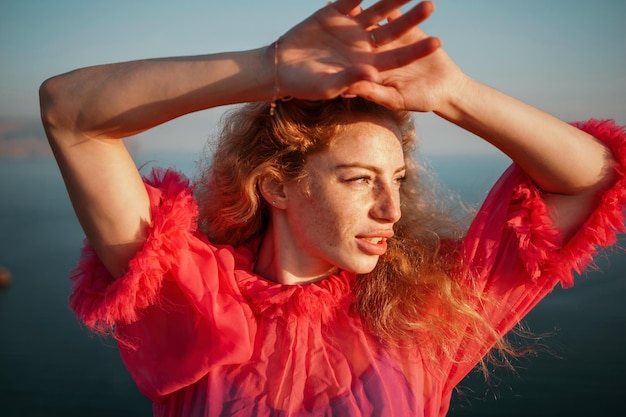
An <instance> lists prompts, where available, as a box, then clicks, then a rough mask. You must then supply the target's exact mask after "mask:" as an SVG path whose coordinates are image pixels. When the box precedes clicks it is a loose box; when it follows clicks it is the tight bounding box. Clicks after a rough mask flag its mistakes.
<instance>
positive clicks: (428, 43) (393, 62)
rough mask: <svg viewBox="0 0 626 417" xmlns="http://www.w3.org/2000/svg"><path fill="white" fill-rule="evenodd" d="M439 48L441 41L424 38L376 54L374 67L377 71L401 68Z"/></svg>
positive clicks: (434, 38)
mask: <svg viewBox="0 0 626 417" xmlns="http://www.w3.org/2000/svg"><path fill="white" fill-rule="evenodd" d="M440 47H441V40H440V39H439V38H436V37H429V38H425V39H423V40H421V41H419V42H416V43H412V44H410V45H407V46H403V47H400V48H394V49H392V50H389V51H381V52H378V53H377V54H376V55H375V57H374V66H375V67H376V68H377V69H378V70H379V71H386V70H390V69H394V68H399V67H403V66H405V65H408V64H410V63H412V62H414V61H417V60H418V59H422V58H424V57H426V56H428V55H430V54H432V53H433V52H435V51H436V50H437V49H439V48H440Z"/></svg>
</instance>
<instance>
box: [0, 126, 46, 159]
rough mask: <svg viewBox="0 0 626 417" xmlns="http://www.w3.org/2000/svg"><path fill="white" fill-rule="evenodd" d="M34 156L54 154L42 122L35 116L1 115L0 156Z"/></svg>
mask: <svg viewBox="0 0 626 417" xmlns="http://www.w3.org/2000/svg"><path fill="white" fill-rule="evenodd" d="M33 156H52V151H51V150H50V146H49V145H48V140H47V139H46V134H45V132H44V130H43V126H42V125H41V122H40V121H39V120H37V119H34V118H33V119H26V118H8V117H0V157H5V158H16V159H24V158H29V157H33Z"/></svg>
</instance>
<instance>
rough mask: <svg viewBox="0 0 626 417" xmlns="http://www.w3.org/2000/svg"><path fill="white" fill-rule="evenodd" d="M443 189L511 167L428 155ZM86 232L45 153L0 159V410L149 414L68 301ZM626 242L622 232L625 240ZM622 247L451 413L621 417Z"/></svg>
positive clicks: (476, 188)
mask: <svg viewBox="0 0 626 417" xmlns="http://www.w3.org/2000/svg"><path fill="white" fill-rule="evenodd" d="M428 159H429V161H430V164H429V165H430V166H431V167H432V168H433V169H434V170H436V171H437V172H438V173H439V179H440V180H441V182H442V184H444V186H445V187H448V188H450V189H452V190H456V191H457V192H458V194H459V195H460V196H461V197H462V198H463V199H464V200H465V201H467V204H468V205H470V206H472V205H476V204H478V203H479V202H480V201H481V200H482V199H483V198H484V197H485V195H486V193H487V191H488V189H489V187H490V186H491V184H493V182H494V181H495V180H496V179H497V178H498V176H499V175H500V173H501V172H502V171H503V169H505V168H506V166H507V165H508V163H509V162H508V160H506V159H505V158H503V157H494V156H491V155H447V156H442V155H439V156H437V155H433V156H430V157H429V158H428ZM136 161H137V164H138V165H144V164H146V163H147V164H148V165H164V166H173V167H175V168H177V169H179V170H181V171H183V172H186V173H188V174H193V172H194V169H195V166H196V165H195V163H194V157H193V155H190V154H176V153H171V152H168V153H163V154H161V155H140V156H139V157H136ZM83 238H84V236H83V233H82V231H81V229H80V226H79V224H78V222H77V221H76V219H75V217H74V214H73V212H72V207H71V205H70V203H69V200H68V197H67V194H66V192H65V189H64V187H63V183H62V180H61V176H60V174H59V171H58V168H57V167H56V165H55V163H54V160H53V159H52V158H51V157H33V158H27V159H8V158H0V267H1V268H5V269H7V270H8V271H9V272H10V273H11V275H12V283H11V284H10V285H9V286H7V287H5V288H0V416H1V417H55V416H64V417H73V416H85V417H99V416H102V417H104V416H109V417H113V416H117V417H125V416H129V417H130V416H133V417H137V416H139V417H140V416H150V415H151V404H150V402H149V401H148V400H147V399H146V398H144V397H143V396H142V395H141V393H140V392H139V391H138V390H137V388H136V386H135V385H134V383H133V381H132V380H131V378H130V377H129V375H128V373H127V372H126V370H125V368H124V366H123V364H122V362H121V360H120V357H119V354H118V351H117V349H116V346H115V343H114V342H113V341H112V340H109V339H104V338H102V337H99V336H94V335H92V334H90V333H89V332H88V331H87V330H86V329H85V328H84V327H83V326H82V325H81V324H80V323H79V322H78V321H77V319H76V318H75V317H74V315H73V314H72V312H71V311H70V310H69V308H68V303H67V298H68V295H69V293H70V283H69V281H68V279H67V276H68V273H69V271H70V270H71V269H72V268H73V267H74V266H75V265H76V262H77V259H78V254H79V249H80V246H81V243H82V240H83ZM625 244H626V239H625V238H624V237H622V238H620V245H621V246H625ZM624 275H626V255H625V254H624V253H622V252H620V251H616V250H613V251H607V252H603V253H602V256H600V257H599V259H598V261H597V268H594V269H593V270H591V271H588V272H585V273H584V274H582V275H581V276H579V277H578V279H577V284H576V285H575V286H574V287H573V288H571V289H567V290H563V289H561V288H560V287H557V288H556V289H555V290H554V291H553V292H552V293H551V294H550V295H549V296H548V297H547V298H546V299H545V300H543V301H542V302H541V303H540V304H539V305H538V306H537V307H536V308H535V309H534V310H533V311H532V312H531V313H530V314H529V316H528V317H527V318H526V320H525V323H526V325H527V327H529V328H530V330H532V331H533V332H534V333H535V334H537V335H542V337H541V338H540V339H539V340H538V341H537V343H536V349H535V350H534V352H533V353H532V354H530V355H527V356H525V357H523V358H521V359H518V360H515V361H514V363H513V364H514V366H515V371H510V370H499V369H495V370H494V372H493V375H492V377H491V379H490V380H489V381H488V382H486V381H485V380H484V379H483V378H482V376H480V375H479V374H478V373H476V374H470V375H469V376H468V377H467V378H466V379H465V380H464V381H463V382H462V383H461V385H460V386H459V390H458V392H457V393H455V396H454V399H453V401H452V406H451V410H450V412H449V414H448V415H449V416H477V417H478V416H483V417H484V416H511V417H514V416H520V417H521V416H524V417H526V416H535V417H539V416H546V417H548V416H550V417H553V416H568V417H594V416H602V417H618V416H625V415H626V411H625V410H626V406H625V405H624V399H625V395H626V394H625V392H626V390H625V388H626V382H624V381H625V380H626V378H625V375H626V301H625V300H626V277H625V276H624Z"/></svg>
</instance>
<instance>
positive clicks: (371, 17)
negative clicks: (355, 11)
mask: <svg viewBox="0 0 626 417" xmlns="http://www.w3.org/2000/svg"><path fill="white" fill-rule="evenodd" d="M409 1H410V0H381V1H379V2H377V3H374V4H373V5H372V6H371V7H368V8H367V9H365V10H363V11H362V12H361V13H360V14H359V15H358V16H357V17H356V19H357V21H358V22H359V24H360V25H361V27H363V28H365V29H367V28H370V27H373V26H376V25H378V24H379V23H380V22H382V21H383V20H385V19H387V17H388V16H389V15H390V14H392V13H393V12H394V11H397V10H398V9H399V8H400V7H401V6H403V5H404V4H406V3H408V2H409Z"/></svg>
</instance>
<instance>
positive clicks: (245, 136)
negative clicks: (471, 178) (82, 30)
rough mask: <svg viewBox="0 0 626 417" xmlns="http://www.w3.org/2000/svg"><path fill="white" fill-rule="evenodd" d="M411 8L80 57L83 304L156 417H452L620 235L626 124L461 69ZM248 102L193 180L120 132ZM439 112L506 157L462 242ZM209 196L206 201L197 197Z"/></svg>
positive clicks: (49, 103) (74, 152)
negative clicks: (467, 385)
mask: <svg viewBox="0 0 626 417" xmlns="http://www.w3.org/2000/svg"><path fill="white" fill-rule="evenodd" d="M402 3H404V1H397V0H396V1H392V0H381V1H379V2H377V3H375V4H374V5H373V6H371V7H369V8H367V9H365V10H361V8H360V7H359V4H360V1H358V0H339V1H337V2H335V3H332V4H329V5H327V6H326V7H324V8H322V9H321V10H319V11H318V12H317V13H315V14H314V15H312V16H311V17H310V18H308V19H306V20H305V21H303V22H302V23H300V24H299V25H297V26H295V27H294V28H293V29H291V30H290V31H289V32H287V33H286V34H285V35H284V36H282V37H281V38H280V39H279V40H277V41H276V42H275V43H273V44H272V45H270V46H268V47H264V48H260V49H257V50H251V51H243V52H230V53H223V54H215V55H207V56H199V57H186V58H169V59H160V60H144V61H136V62H128V63H121V64H112V65H106V66H98V67H91V68H84V69H81V70H77V71H74V72H72V73H68V74H64V75H60V76H58V77H54V78H52V79H50V80H48V81H46V82H45V83H44V84H43V86H42V88H41V102H42V118H43V121H44V126H45V128H46V131H47V134H48V137H49V139H50V143H51V146H52V148H53V150H54V153H55V156H56V158H57V160H58V163H59V167H60V169H61V172H62V174H63V177H64V180H65V182H66V185H67V189H68V191H69V194H70V198H71V200H72V202H73V204H74V208H75V211H76V214H77V216H78V218H79V220H80V222H81V224H82V226H83V228H84V230H85V233H86V235H87V240H88V243H87V244H86V247H85V251H84V253H83V258H82V260H81V263H80V265H79V267H78V268H77V269H76V270H75V271H74V273H73V277H72V278H73V279H74V280H75V286H74V294H73V295H72V298H71V305H72V308H73V309H74V310H75V311H76V312H77V314H78V315H79V316H80V317H81V319H82V320H83V321H84V322H85V323H86V324H87V325H89V326H90V327H92V328H94V329H95V330H98V331H108V332H112V333H114V335H115V337H116V338H117V340H118V341H119V342H120V350H121V352H122V356H123V358H124V361H125V363H126V365H127V367H128V369H129V372H130V373H131V375H132V376H133V378H134V379H135V381H136V382H137V384H138V386H139V388H140V389H141V391H142V392H143V393H144V394H145V395H147V396H148V397H149V398H151V399H152V400H153V402H154V413H155V415H159V416H160V415H210V416H213V415H242V416H243V415H245V416H249V415H290V416H299V415H385V416H388V415H400V416H406V415H429V416H432V415H445V414H446V412H447V410H448V406H449V401H450V396H451V393H452V390H453V388H454V387H455V385H456V384H457V383H458V382H459V381H460V380H461V379H462V378H463V376H465V375H466V374H467V373H468V372H469V371H470V370H471V369H472V368H473V367H474V366H475V365H476V364H477V363H479V362H480V361H481V360H482V359H483V357H484V356H485V355H486V354H487V352H488V351H489V350H490V349H491V348H492V347H493V346H496V347H497V348H499V349H500V350H502V351H503V352H504V353H507V352H508V351H509V348H508V347H507V345H506V343H504V342H503V341H502V340H501V337H502V336H503V335H504V334H505V333H506V332H508V331H509V330H510V329H511V328H512V327H513V326H514V325H515V324H516V323H517V322H518V321H519V320H521V318H522V317H523V316H524V315H525V314H526V313H527V312H528V311H529V310H530V309H531V308H532V307H533V306H534V305H535V304H536V303H537V302H538V301H539V300H540V299H541V298H542V297H543V296H544V295H546V294H547V293H549V292H550V291H551V289H552V288H553V287H554V285H556V283H557V282H559V281H560V282H561V283H562V284H564V285H571V279H572V272H571V271H572V269H580V268H581V267H583V266H584V265H585V264H586V263H588V262H589V260H590V258H591V256H592V255H593V254H594V253H595V249H594V245H609V244H612V243H613V242H614V240H615V232H616V231H622V230H624V228H623V217H622V208H623V202H624V182H623V178H622V174H621V173H622V168H621V166H622V165H621V164H622V163H623V161H624V152H623V151H622V149H623V146H622V143H623V142H624V138H625V133H624V130H623V129H622V128H619V127H617V126H615V125H614V124H612V123H611V122H598V121H590V122H587V123H582V124H579V125H577V126H570V125H568V124H566V123H563V122H561V121H559V120H557V119H555V118H553V117H551V116H549V115H547V114H545V113H543V112H541V111H539V110H537V109H534V108H532V107H530V106H527V105H525V104H523V103H521V102H519V101H517V100H515V99H513V98H510V97H508V96H506V95H503V94H501V93H499V92H497V91H495V90H493V89H490V88H489V87H486V86H484V85H482V84H479V83H477V82H476V81H474V80H472V79H470V78H469V77H467V76H466V75H465V74H463V73H462V72H461V71H460V69H459V68H458V67H457V66H456V65H455V64H454V63H453V61H451V60H450V59H449V57H448V56H447V55H446V54H445V52H444V51H443V50H442V49H441V44H440V42H439V40H438V39H436V38H430V37H428V36H426V35H425V34H424V33H423V32H422V31H421V30H420V29H419V28H418V27H417V25H418V24H419V23H421V22H423V21H424V20H425V19H427V18H428V16H429V15H430V13H431V12H432V11H433V5H432V3H430V2H423V3H420V4H419V5H417V6H415V7H413V8H412V9H410V10H409V11H407V12H406V13H404V14H401V13H400V12H399V10H398V7H399V6H400V5H401V4H402ZM246 102H247V103H250V104H247V105H245V106H242V107H241V108H239V109H238V110H237V111H236V112H235V113H233V114H232V115H231V116H230V117H229V118H228V119H227V120H226V121H225V123H224V128H223V133H222V136H221V138H220V142H219V145H218V148H217V149H216V152H215V156H214V160H213V162H212V164H211V166H210V167H209V168H208V169H207V170H206V171H205V172H204V173H203V175H202V176H201V178H199V180H198V181H197V182H196V183H195V184H194V185H193V186H189V184H188V182H187V181H186V179H184V178H182V177H181V176H180V175H178V174H176V173H173V172H171V171H168V172H156V173H154V174H153V175H152V176H151V177H150V178H148V179H146V180H145V181H144V180H143V179H142V178H141V176H140V174H139V173H138V171H137V169H136V168H135V165H134V163H133V161H132V159H131V158H130V156H129V155H128V152H127V151H126V149H125V148H124V145H123V143H122V141H120V140H119V139H121V138H123V137H127V136H129V135H133V134H136V133H139V132H142V131H145V130H146V129H149V128H151V127H154V126H156V125H158V124H160V123H164V122H167V121H168V120H171V119H174V118H176V117H179V116H181V115H184V114H187V113H190V112H194V111H199V110H203V109H207V108H211V107H215V106H220V105H225V104H234V103H246ZM426 111H432V112H435V113H436V114H438V115H439V116H441V117H443V118H444V119H446V120H448V121H450V122H452V123H454V124H456V125H458V126H460V127H462V128H464V129H467V130H469V131H471V132H473V133H475V134H477V135H478V136H480V137H482V138H484V139H485V140H487V141H488V142H490V143H492V144H493V145H494V146H496V147H498V148H499V149H501V150H502V151H503V152H505V153H506V154H507V155H508V156H509V157H511V158H512V159H513V161H514V165H513V166H512V167H511V168H510V169H509V170H508V171H507V172H506V173H505V174H504V175H503V177H502V178H501V180H500V181H499V182H498V183H497V184H496V186H495V187H494V189H493V190H492V192H491V194H490V195H489V197H488V198H487V200H486V202H485V204H484V205H483V207H482V208H481V210H480V211H479V212H478V214H477V216H476V217H475V219H474V220H473V222H472V225H471V226H470V228H469V230H468V231H467V232H466V233H465V235H464V236H461V233H460V232H459V231H458V227H457V226H456V224H455V222H454V219H452V218H451V217H449V216H448V215H447V214H446V213H445V210H443V209H442V208H440V207H439V206H438V205H437V204H436V203H437V202H436V200H433V199H431V198H430V197H429V194H428V192H427V190H426V189H425V188H423V186H422V185H421V184H420V182H419V176H418V174H419V172H418V169H417V167H416V165H415V161H413V160H412V152H411V149H412V146H413V144H414V132H413V126H412V124H411V122H410V113H409V112H426ZM194 197H195V198H194Z"/></svg>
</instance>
